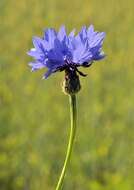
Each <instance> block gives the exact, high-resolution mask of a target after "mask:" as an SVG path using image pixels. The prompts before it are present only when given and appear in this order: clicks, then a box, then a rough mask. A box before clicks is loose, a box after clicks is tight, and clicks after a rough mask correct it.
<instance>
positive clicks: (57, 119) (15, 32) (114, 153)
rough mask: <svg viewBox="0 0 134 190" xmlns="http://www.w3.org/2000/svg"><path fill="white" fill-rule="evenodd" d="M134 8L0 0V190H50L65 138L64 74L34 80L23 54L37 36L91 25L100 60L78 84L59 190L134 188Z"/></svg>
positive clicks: (92, 0) (89, 0) (115, 2)
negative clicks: (71, 144)
mask: <svg viewBox="0 0 134 190" xmlns="http://www.w3.org/2000/svg"><path fill="white" fill-rule="evenodd" d="M133 10H134V1H133V0H127V1H126V0H111V1H109V0H73V1H71V0H67V1H65V0H38V1H37V0H20V1H19V0H18V1H17V0H0V190H54V188H55V185H56V183H57V179H58V176H59V174H60V171H61V167H62V165H63V160H64V158H65V149H66V145H67V141H68V135H69V127H70V120H69V104H68V97H67V96H65V95H64V94H63V93H62V91H61V83H62V80H63V77H64V73H57V74H56V75H53V76H52V77H50V78H49V79H48V80H41V76H42V74H43V73H44V70H41V71H38V72H36V73H31V72H30V68H29V67H28V65H27V63H28V62H29V61H30V60H31V58H30V57H28V56H27V55H26V52H27V51H28V50H29V49H30V48H31V47H32V36H41V35H42V34H43V29H44V28H46V27H54V28H56V29H58V28H59V27H60V26H61V25H62V24H65V25H66V27H67V28H68V31H70V30H71V29H73V28H76V29H77V31H78V30H79V29H80V28H81V26H83V25H87V26H89V25H90V24H91V23H92V24H94V25H95V29H96V30H99V31H105V32H106V34H107V36H106V40H105V43H104V51H105V53H106V54H107V58H106V59H105V60H103V61H101V62H98V63H96V64H94V65H93V66H92V67H91V68H89V69H82V70H83V71H85V73H88V76H87V77H86V78H81V85H82V90H81V92H80V93H79V94H78V115H79V118H78V130H77V138H76V143H75V148H74V151H73V155H72V161H71V164H70V166H69V170H68V172H67V176H66V180H65V183H64V188H63V189H64V190H133V188H134V70H133V69H134V66H133V65H134V12H133Z"/></svg>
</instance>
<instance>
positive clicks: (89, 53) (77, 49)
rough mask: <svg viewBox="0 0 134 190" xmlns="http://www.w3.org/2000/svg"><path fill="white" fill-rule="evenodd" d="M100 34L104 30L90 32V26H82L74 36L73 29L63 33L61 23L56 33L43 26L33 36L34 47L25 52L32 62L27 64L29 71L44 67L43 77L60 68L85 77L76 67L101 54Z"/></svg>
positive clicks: (96, 58)
mask: <svg viewBox="0 0 134 190" xmlns="http://www.w3.org/2000/svg"><path fill="white" fill-rule="evenodd" d="M104 37H105V33H104V32H96V31H94V27H93V25H91V26H89V28H87V27H86V26H84V27H82V29H81V31H80V32H79V33H78V34H77V35H75V30H73V31H72V32H71V33H70V34H69V35H67V33H66V29H65V27H64V26H62V27H61V28H60V29H59V31H58V32H56V31H55V30H54V29H53V28H49V29H46V30H45V31H44V36H43V37H42V38H39V37H34V38H33V45H34V48H32V49H31V50H30V51H29V52H28V55H30V56H32V57H33V58H34V61H33V62H31V63H29V65H30V66H31V67H32V71H36V70H38V69H42V68H44V67H46V68H47V69H48V71H47V72H46V73H45V74H44V76H43V78H47V77H48V76H50V75H51V74H52V73H54V72H57V71H63V70H65V72H66V73H74V74H75V75H76V73H78V74H80V75H82V76H85V74H83V73H82V72H80V71H79V70H78V67H79V66H83V67H89V66H91V64H92V63H93V62H94V61H98V60H100V59H103V58H104V57H105V55H104V53H103V51H102V44H103V40H104ZM71 76H72V74H71Z"/></svg>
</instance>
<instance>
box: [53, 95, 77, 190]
mask: <svg viewBox="0 0 134 190" xmlns="http://www.w3.org/2000/svg"><path fill="white" fill-rule="evenodd" d="M69 98H70V117H71V130H70V137H69V143H68V147H67V153H66V158H65V161H64V165H63V168H62V172H61V175H60V177H59V180H58V184H57V186H56V190H61V188H62V184H63V180H64V177H65V174H66V169H67V166H68V162H69V160H70V156H71V152H72V148H73V144H74V138H75V133H76V117H77V109H76V96H75V95H70V97H69Z"/></svg>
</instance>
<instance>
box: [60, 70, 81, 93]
mask: <svg viewBox="0 0 134 190" xmlns="http://www.w3.org/2000/svg"><path fill="white" fill-rule="evenodd" d="M62 89H63V92H64V93H65V94H70V95H73V94H76V93H77V92H79V91H80V89H81V85H80V80H79V76H78V75H77V73H76V71H75V70H70V69H69V70H68V69H67V70H65V79H64V81H63V86H62Z"/></svg>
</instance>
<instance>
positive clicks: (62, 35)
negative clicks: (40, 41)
mask: <svg viewBox="0 0 134 190" xmlns="http://www.w3.org/2000/svg"><path fill="white" fill-rule="evenodd" d="M66 36H67V34H66V28H65V26H61V27H60V29H59V32H58V39H59V40H60V41H62V40H63V39H64V38H65V37H66Z"/></svg>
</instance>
